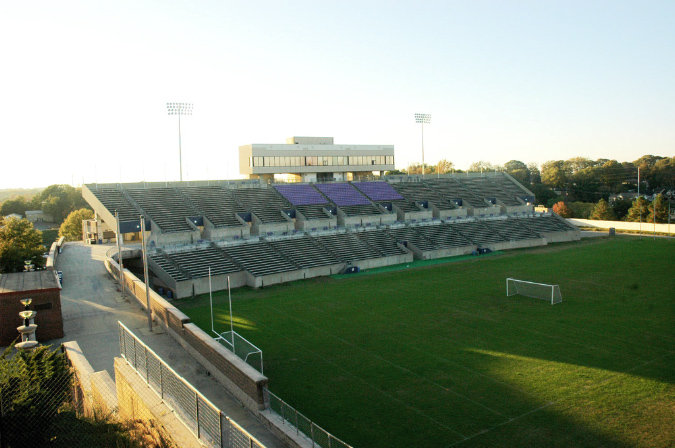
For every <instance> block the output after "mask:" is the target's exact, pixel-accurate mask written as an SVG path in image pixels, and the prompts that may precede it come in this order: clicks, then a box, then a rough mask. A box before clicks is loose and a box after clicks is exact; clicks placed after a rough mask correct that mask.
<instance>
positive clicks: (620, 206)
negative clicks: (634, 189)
mask: <svg viewBox="0 0 675 448" xmlns="http://www.w3.org/2000/svg"><path fill="white" fill-rule="evenodd" d="M611 205H612V211H613V212H614V216H616V219H617V220H618V221H623V219H624V218H625V217H626V215H627V214H628V210H630V207H631V205H632V202H631V201H629V200H628V199H617V200H615V201H612V204H611Z"/></svg>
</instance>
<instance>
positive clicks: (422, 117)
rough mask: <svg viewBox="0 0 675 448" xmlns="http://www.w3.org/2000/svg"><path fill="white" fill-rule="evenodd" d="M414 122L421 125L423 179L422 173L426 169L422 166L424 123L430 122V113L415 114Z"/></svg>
mask: <svg viewBox="0 0 675 448" xmlns="http://www.w3.org/2000/svg"><path fill="white" fill-rule="evenodd" d="M415 123H420V124H421V125H422V179H424V174H425V172H426V171H427V170H426V167H425V166H424V123H426V124H429V123H431V114H415Z"/></svg>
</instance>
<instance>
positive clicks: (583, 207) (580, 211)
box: [567, 201, 595, 219]
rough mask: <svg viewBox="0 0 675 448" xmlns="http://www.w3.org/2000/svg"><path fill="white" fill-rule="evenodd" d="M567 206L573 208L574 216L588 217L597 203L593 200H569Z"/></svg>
mask: <svg viewBox="0 0 675 448" xmlns="http://www.w3.org/2000/svg"><path fill="white" fill-rule="evenodd" d="M567 207H568V208H569V209H570V210H572V217H573V218H579V219H588V218H589V217H590V216H591V213H592V212H593V208H594V207H595V204H594V203H592V202H581V201H575V202H568V203H567Z"/></svg>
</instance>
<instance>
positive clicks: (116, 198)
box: [91, 188, 141, 222]
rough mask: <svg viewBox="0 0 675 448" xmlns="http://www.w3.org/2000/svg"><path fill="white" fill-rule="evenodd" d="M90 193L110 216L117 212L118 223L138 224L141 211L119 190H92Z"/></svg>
mask: <svg viewBox="0 0 675 448" xmlns="http://www.w3.org/2000/svg"><path fill="white" fill-rule="evenodd" d="M91 192H92V193H93V194H94V196H95V197H96V199H98V200H99V201H100V202H101V204H103V206H104V207H105V208H106V209H107V210H108V211H109V212H110V213H111V214H112V215H114V214H115V211H117V213H118V216H119V220H120V222H129V221H136V222H140V216H141V211H140V210H139V209H138V208H136V207H135V206H134V205H133V204H132V203H131V202H129V200H128V199H127V197H126V196H124V194H122V192H121V191H120V190H118V189H114V188H102V189H92V190H91Z"/></svg>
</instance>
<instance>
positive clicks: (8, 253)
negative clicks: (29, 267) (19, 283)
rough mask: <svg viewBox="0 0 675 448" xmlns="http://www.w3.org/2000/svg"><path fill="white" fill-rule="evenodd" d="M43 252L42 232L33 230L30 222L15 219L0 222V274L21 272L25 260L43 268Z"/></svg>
mask: <svg viewBox="0 0 675 448" xmlns="http://www.w3.org/2000/svg"><path fill="white" fill-rule="evenodd" d="M44 252H45V247H44V246H43V245H42V232H40V231H39V230H35V229H34V228H33V223H32V222H30V221H28V220H27V219H17V218H9V219H6V220H4V221H2V222H0V272H16V271H22V270H23V267H24V262H25V261H27V260H30V261H31V262H32V263H33V264H35V266H36V267H43V266H44V264H45V260H44V258H43V257H42V254H43V253H44Z"/></svg>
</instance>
